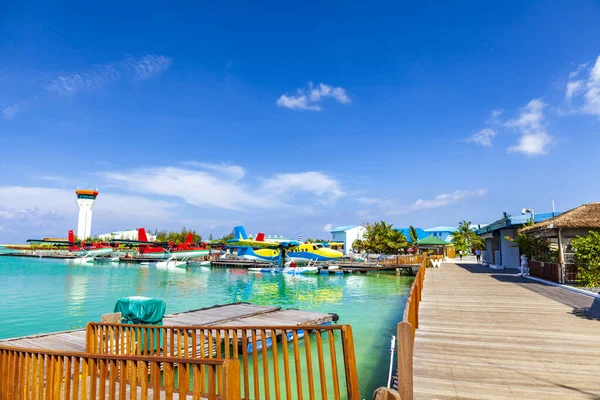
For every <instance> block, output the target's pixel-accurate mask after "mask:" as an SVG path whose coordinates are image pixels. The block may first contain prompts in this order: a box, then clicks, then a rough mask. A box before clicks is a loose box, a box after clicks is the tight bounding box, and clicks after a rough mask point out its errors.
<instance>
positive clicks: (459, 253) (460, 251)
mask: <svg viewBox="0 0 600 400" xmlns="http://www.w3.org/2000/svg"><path fill="white" fill-rule="evenodd" d="M458 256H459V257H460V259H461V260H462V250H459V251H458Z"/></svg>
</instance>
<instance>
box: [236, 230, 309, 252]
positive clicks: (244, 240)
mask: <svg viewBox="0 0 600 400" xmlns="http://www.w3.org/2000/svg"><path fill="white" fill-rule="evenodd" d="M264 236H265V235H264V233H259V234H258V235H257V237H256V239H258V240H252V239H250V238H249V237H248V235H247V234H246V229H245V228H244V227H243V226H241V225H240V226H236V227H235V228H233V239H230V240H228V241H227V243H228V244H229V245H232V246H247V247H260V248H263V249H280V248H282V247H284V248H287V247H295V246H298V245H300V242H299V241H297V240H288V241H285V242H265V241H264Z"/></svg>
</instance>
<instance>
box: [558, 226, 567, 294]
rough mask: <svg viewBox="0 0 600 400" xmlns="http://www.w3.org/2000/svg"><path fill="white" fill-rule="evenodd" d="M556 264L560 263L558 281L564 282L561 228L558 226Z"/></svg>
mask: <svg viewBox="0 0 600 400" xmlns="http://www.w3.org/2000/svg"><path fill="white" fill-rule="evenodd" d="M558 264H559V265H560V275H559V279H558V280H559V283H565V281H566V279H565V258H564V254H563V245H562V229H560V228H558Z"/></svg>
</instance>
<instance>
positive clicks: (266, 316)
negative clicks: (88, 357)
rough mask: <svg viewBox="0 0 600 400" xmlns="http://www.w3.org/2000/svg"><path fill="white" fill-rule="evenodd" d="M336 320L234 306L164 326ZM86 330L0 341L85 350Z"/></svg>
mask: <svg viewBox="0 0 600 400" xmlns="http://www.w3.org/2000/svg"><path fill="white" fill-rule="evenodd" d="M332 320H333V315H331V314H324V313H315V312H309V311H302V310H293V309H288V310H282V309H281V307H275V306H261V305H255V304H250V303H235V304H226V305H220V306H214V307H209V308H203V309H199V310H191V311H185V312H181V313H177V314H170V315H165V318H164V320H163V324H164V325H165V326H191V325H195V326H212V325H227V326H236V327H237V326H240V327H243V326H253V325H264V326H278V325H279V326H280V325H319V324H323V323H327V322H331V321H332ZM85 339H86V338H85V329H77V330H72V331H63V332H53V333H47V334H40V335H33V336H25V337H19V338H12V339H4V340H0V344H2V345H6V346H16V347H25V348H33V349H46V350H62V351H85Z"/></svg>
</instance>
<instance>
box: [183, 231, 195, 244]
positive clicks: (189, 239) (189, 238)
mask: <svg viewBox="0 0 600 400" xmlns="http://www.w3.org/2000/svg"><path fill="white" fill-rule="evenodd" d="M193 242H194V234H193V233H188V235H187V237H186V238H185V244H191V243H193Z"/></svg>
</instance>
